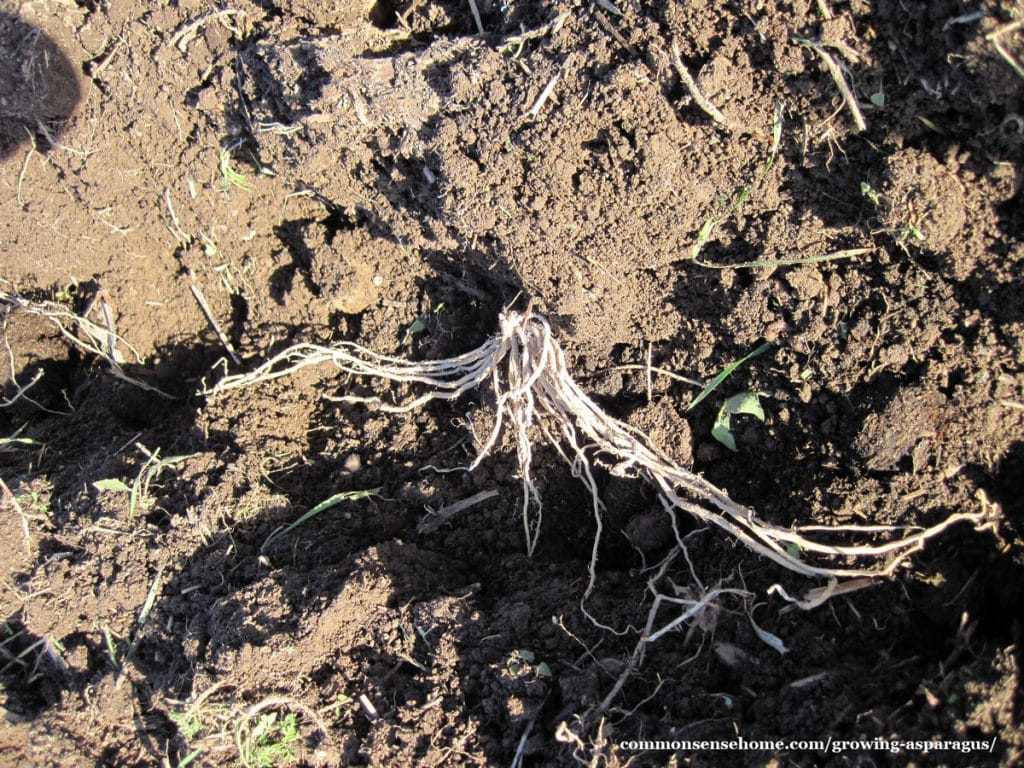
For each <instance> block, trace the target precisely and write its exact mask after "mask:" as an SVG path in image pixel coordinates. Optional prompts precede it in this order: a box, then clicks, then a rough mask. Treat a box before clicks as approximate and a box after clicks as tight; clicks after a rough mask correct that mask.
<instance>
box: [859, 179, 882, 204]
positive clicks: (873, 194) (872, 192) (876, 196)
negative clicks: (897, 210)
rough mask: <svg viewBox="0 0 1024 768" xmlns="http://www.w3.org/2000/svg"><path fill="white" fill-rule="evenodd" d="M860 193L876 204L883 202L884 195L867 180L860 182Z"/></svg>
mask: <svg viewBox="0 0 1024 768" xmlns="http://www.w3.org/2000/svg"><path fill="white" fill-rule="evenodd" d="M860 193H861V195H863V196H864V197H866V198H867V199H868V200H870V201H871V202H872V203H874V204H875V205H881V204H882V195H881V193H879V192H878V190H876V189H875V188H874V187H872V186H871V185H870V184H868V183H867V182H866V181H862V182H861V183H860Z"/></svg>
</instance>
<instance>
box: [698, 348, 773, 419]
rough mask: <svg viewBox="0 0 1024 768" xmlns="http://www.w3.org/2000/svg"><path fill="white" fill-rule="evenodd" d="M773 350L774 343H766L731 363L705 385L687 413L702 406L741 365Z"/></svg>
mask: <svg viewBox="0 0 1024 768" xmlns="http://www.w3.org/2000/svg"><path fill="white" fill-rule="evenodd" d="M771 348H772V343H771V342H770V341H766V342H764V343H763V344H761V345H760V346H759V347H758V348H757V349H755V350H754V351H753V352H751V353H750V354H747V355H744V356H743V357H741V358H740V359H739V360H737V361H736V362H735V363H730V364H729V365H727V366H726V367H725V368H724V369H723V370H722V372H721V373H719V374H718V375H717V376H715V378H713V379H712V380H711V381H709V382H708V383H707V385H705V387H704V389H702V390H701V391H700V392H699V393H698V394H697V396H696V397H695V398H693V400H691V401H690V404H689V405H688V406H686V411H687V412H689V411H692V410H693V409H694V408H696V407H697V406H698V405H700V403H701V402H703V400H704V398H706V397H707V396H708V395H710V394H711V393H712V392H714V391H715V390H716V389H718V387H719V385H720V384H721V383H722V382H723V381H725V380H726V379H727V378H729V377H730V376H731V375H732V374H733V372H734V371H735V370H736V369H737V368H739V367H740V366H741V365H743V364H744V363H746V362H747V361H748V360H752V359H753V358H755V357H757V356H758V355H763V354H764V353H765V352H767V351H768V350H769V349H771Z"/></svg>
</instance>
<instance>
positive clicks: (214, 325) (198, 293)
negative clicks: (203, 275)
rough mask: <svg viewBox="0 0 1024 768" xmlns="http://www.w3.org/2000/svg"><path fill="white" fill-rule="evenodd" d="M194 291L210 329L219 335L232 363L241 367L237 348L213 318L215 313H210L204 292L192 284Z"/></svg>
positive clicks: (191, 287) (190, 286)
mask: <svg viewBox="0 0 1024 768" xmlns="http://www.w3.org/2000/svg"><path fill="white" fill-rule="evenodd" d="M189 288H190V289H191V290H192V295H193V296H195V299H196V303H197V304H198V305H199V309H201V310H202V312H203V314H204V315H205V316H206V322H208V323H209V324H210V328H212V329H213V332H214V333H215V334H217V338H218V339H220V343H221V344H222V345H224V349H226V350H227V353H228V355H229V356H230V357H231V361H232V362H233V363H234V364H235V365H241V364H242V361H241V359H239V357H238V355H236V354H235V348H234V347H233V346H232V345H231V341H230V340H229V339H228V337H227V336H225V335H224V331H222V330H221V329H220V323H218V322H217V318H215V317H214V316H213V312H211V311H210V305H209V304H207V303H206V297H205V296H203V291H202V289H200V287H199V286H198V285H196V284H195V283H192V284H190V285H189Z"/></svg>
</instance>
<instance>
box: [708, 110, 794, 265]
mask: <svg viewBox="0 0 1024 768" xmlns="http://www.w3.org/2000/svg"><path fill="white" fill-rule="evenodd" d="M785 111H786V110H785V104H783V102H782V101H781V100H777V101H776V102H775V113H774V119H773V122H772V146H771V150H770V152H769V153H768V159H767V160H766V161H765V163H764V165H762V166H761V169H760V170H759V171H758V173H757V175H756V177H755V178H754V181H753V182H751V183H750V184H747V185H746V186H743V187H740V189H739V191H738V192H737V193H736V196H735V197H734V198H733V200H732V203H731V204H730V205H729V208H728V210H727V211H726V212H725V213H724V214H723V215H722V216H719V217H718V218H710V219H708V220H707V221H705V222H704V224H703V225H701V228H700V230H699V231H698V232H697V241H696V242H695V243H694V244H693V247H692V248H691V249H690V260H691V261H693V262H696V263H697V264H702V265H703V262H701V261H700V260H699V258H698V257H699V256H700V251H701V249H702V248H703V247H704V246H705V245H706V244H707V242H708V240H710V239H711V235H712V234H714V232H715V230H716V229H718V228H719V227H720V226H722V224H724V223H725V222H727V221H728V220H729V219H731V218H732V217H733V216H734V215H735V214H736V212H737V211H739V209H740V208H742V207H743V204H744V203H745V202H747V200H748V199H749V198H750V195H751V193H752V192H753V191H754V190H755V189H756V188H757V187H758V186H760V184H761V182H762V181H764V177H765V176H767V175H768V172H769V171H770V170H771V169H772V166H774V165H775V159H776V157H777V156H778V153H779V145H780V143H781V141H782V129H783V126H784V124H785Z"/></svg>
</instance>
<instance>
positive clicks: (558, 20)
mask: <svg viewBox="0 0 1024 768" xmlns="http://www.w3.org/2000/svg"><path fill="white" fill-rule="evenodd" d="M568 18H569V12H568V11H562V12H561V13H559V14H558V15H557V16H555V18H553V19H552V20H551V21H549V22H548V23H547V24H544V25H543V26H540V27H537V28H536V29H531V30H527V31H526V32H523V33H521V34H518V35H509V36H508V37H506V38H505V42H504V43H502V44H501V46H500V48H499V50H504V49H508V50H511V49H513V48H517V47H520V46H522V45H523V43H526V42H527V41H529V40H539V39H540V38H542V37H546V36H547V35H553V34H555V33H556V32H558V30H560V29H561V28H562V26H563V25H564V24H565V21H566V19H568Z"/></svg>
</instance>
